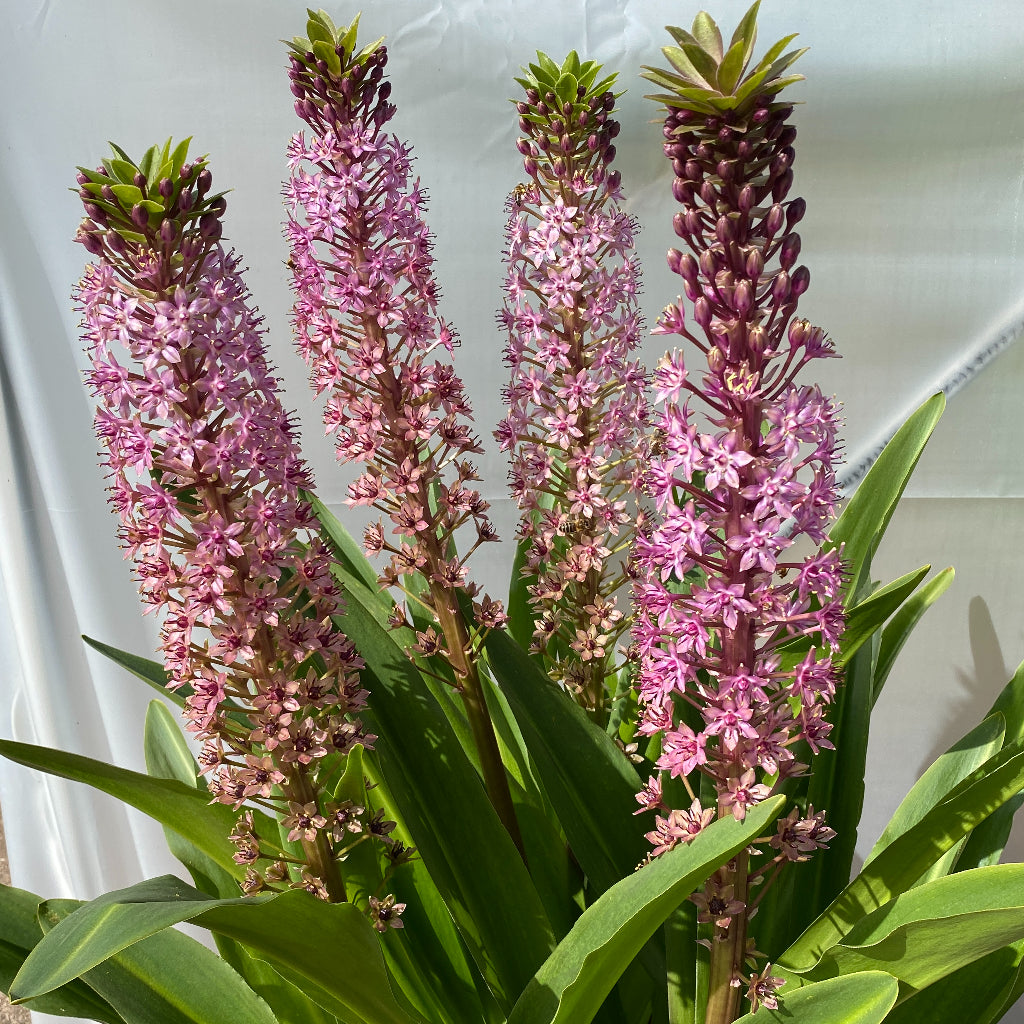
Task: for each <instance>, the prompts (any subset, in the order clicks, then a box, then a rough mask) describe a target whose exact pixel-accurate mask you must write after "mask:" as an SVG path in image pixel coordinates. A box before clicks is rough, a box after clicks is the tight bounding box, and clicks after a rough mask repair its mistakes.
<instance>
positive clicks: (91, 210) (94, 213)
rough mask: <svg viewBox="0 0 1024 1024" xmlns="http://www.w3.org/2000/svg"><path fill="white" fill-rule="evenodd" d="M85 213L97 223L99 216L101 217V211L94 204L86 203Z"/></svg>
mask: <svg viewBox="0 0 1024 1024" xmlns="http://www.w3.org/2000/svg"><path fill="white" fill-rule="evenodd" d="M85 212H86V213H87V214H88V215H89V216H90V217H92V219H93V220H95V221H98V220H99V219H100V216H101V215H103V210H102V209H100V207H98V206H97V205H96V204H95V203H86V204H85Z"/></svg>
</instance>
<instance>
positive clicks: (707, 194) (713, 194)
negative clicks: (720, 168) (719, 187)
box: [700, 181, 718, 208]
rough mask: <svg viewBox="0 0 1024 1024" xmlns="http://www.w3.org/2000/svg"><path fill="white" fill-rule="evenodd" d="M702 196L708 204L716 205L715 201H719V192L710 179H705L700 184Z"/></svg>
mask: <svg viewBox="0 0 1024 1024" xmlns="http://www.w3.org/2000/svg"><path fill="white" fill-rule="evenodd" d="M700 197H701V199H703V200H704V202H705V203H707V205H708V206H710V207H712V208H713V207H714V205H715V203H716V202H718V192H717V191H716V190H715V186H714V185H712V184H711V182H710V181H704V182H703V183H702V184H701V186H700Z"/></svg>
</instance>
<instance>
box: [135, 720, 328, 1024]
mask: <svg viewBox="0 0 1024 1024" xmlns="http://www.w3.org/2000/svg"><path fill="white" fill-rule="evenodd" d="M145 752H146V770H147V771H148V773H149V774H150V775H151V776H152V777H153V778H163V779H177V780H178V781H179V782H182V783H184V784H185V785H186V786H193V787H195V788H196V789H199V776H198V766H197V765H196V762H195V759H194V758H193V757H192V752H191V751H190V750H189V748H188V744H187V743H186V742H185V737H184V736H183V735H182V733H181V728H180V727H179V725H178V722H177V720H176V719H175V717H174V716H173V715H172V714H171V712H170V711H168V710H167V708H166V706H165V705H164V704H163V703H162V702H161V701H159V700H154V701H153V702H152V703H151V704H150V705H149V710H148V711H147V712H146V732H145ZM200 792H203V790H200ZM164 837H165V838H166V840H167V846H168V849H169V850H170V851H171V853H172V854H173V855H174V856H175V857H177V859H178V860H179V861H180V862H181V863H182V864H183V865H184V866H185V867H186V868H187V869H188V872H189V874H190V875H191V876H192V882H193V884H194V885H195V886H196V888H197V889H199V890H201V891H202V892H205V893H208V894H209V895H210V896H214V897H218V898H221V899H231V898H233V897H235V896H238V895H239V891H238V882H237V880H236V879H235V878H233V877H232V876H231V875H230V874H228V872H227V871H225V870H224V869H223V868H222V867H221V866H220V865H219V864H217V863H216V862H215V861H214V860H213V859H212V858H210V857H208V856H207V855H206V854H205V853H203V851H202V850H200V849H199V848H198V847H197V846H196V845H195V844H194V843H193V842H191V841H190V840H188V839H186V838H185V837H184V836H181V835H179V834H178V833H177V832H175V831H174V830H173V829H169V828H167V827H166V826H164ZM214 941H215V942H216V944H217V951H218V952H219V953H220V955H221V957H222V958H223V959H224V960H225V961H226V962H227V963H228V964H230V965H231V967H232V968H233V969H234V970H235V971H237V972H238V974H240V975H241V976H242V978H243V979H244V980H245V982H246V983H247V984H248V985H249V987H250V988H251V989H253V991H255V992H256V993H258V994H259V995H260V996H262V997H263V999H264V1000H265V1001H266V1002H267V1004H268V1005H269V1006H270V1008H271V1010H273V1012H274V1014H275V1016H277V1017H280V1018H281V1019H282V1020H284V1021H289V1022H295V1024H333V1022H334V1021H335V1018H334V1017H333V1016H331V1015H330V1014H328V1013H327V1011H326V1010H324V1009H323V1008H322V1007H320V1006H318V1005H317V1004H316V1003H314V1002H313V1001H312V1000H311V999H310V998H309V997H308V996H306V995H305V994H304V993H303V992H302V991H301V990H299V989H297V988H296V987H295V986H294V985H293V984H292V983H291V982H290V981H287V980H286V979H285V978H282V977H281V975H279V974H278V973H277V972H276V971H275V970H274V969H273V968H272V967H270V966H269V965H267V964H266V963H264V962H263V961H262V960H257V959H255V958H254V957H253V956H252V955H251V954H250V953H249V951H248V950H246V949H245V947H244V946H243V945H242V944H241V943H240V942H236V941H235V940H234V939H229V938H227V937H226V936H223V935H217V934H215V935H214Z"/></svg>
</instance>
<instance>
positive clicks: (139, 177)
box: [132, 171, 146, 193]
mask: <svg viewBox="0 0 1024 1024" xmlns="http://www.w3.org/2000/svg"><path fill="white" fill-rule="evenodd" d="M132 184H133V185H134V186H135V187H136V188H138V189H142V191H143V193H145V191H146V176H145V175H144V174H143V173H142V171H136V172H135V177H134V178H132Z"/></svg>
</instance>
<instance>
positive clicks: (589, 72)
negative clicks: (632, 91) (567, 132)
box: [512, 50, 621, 123]
mask: <svg viewBox="0 0 1024 1024" xmlns="http://www.w3.org/2000/svg"><path fill="white" fill-rule="evenodd" d="M602 70H603V69H602V67H601V65H600V64H598V63H597V61H593V60H586V61H582V62H581V61H580V57H579V54H578V53H577V52H576V51H575V50H570V51H569V55H568V56H567V57H566V58H565V60H564V61H562V65H561V67H559V66H558V65H557V64H556V63H555V62H554V61H553V60H552V59H551V58H550V57H549V56H548V55H547V54H546V53H542V52H541V51H540V50H538V51H537V63H536V64H530V65H529V67H526V68H523V69H522V72H523V77H522V78H517V79H516V81H517V82H518V83H519V84H520V85H521V86H522V87H523V88H524V89H525V90H526V92H527V94H528V95H529V94H530V93H531V92H536V93H537V98H536V99H533V98H532V97H531V99H532V100H533V102H534V103H536V102H538V100H540V101H545V100H546V102H547V105H548V106H549V107H550V106H552V105H553V104H554V102H555V101H556V100H557V102H558V104H559V106H560V107H561V108H562V109H561V110H559V113H565V111H564V108H565V104H567V103H571V104H572V105H573V108H574V109H573V110H572V111H571V112H569V113H568V116H572V114H578V113H579V112H580V111H582V110H585V109H587V108H588V106H589V104H590V101H591V100H592V99H594V98H595V97H598V96H602V95H603V94H604V93H606V92H608V91H609V90H610V89H611V87H612V86H613V85H614V84H615V77H616V76H615V75H614V74H611V75H608V76H607V77H605V78H602V79H600V80H598V75H600V74H601V71H602ZM549 95H550V96H551V97H552V98H551V99H548V96H549ZM618 95H621V94H618ZM512 102H513V103H515V102H517V101H515V100H513V101H512ZM526 117H527V119H528V120H534V119H536V120H537V122H538V123H539V122H540V120H542V119H543V114H541V115H536V114H535V115H533V117H530V115H526Z"/></svg>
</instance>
